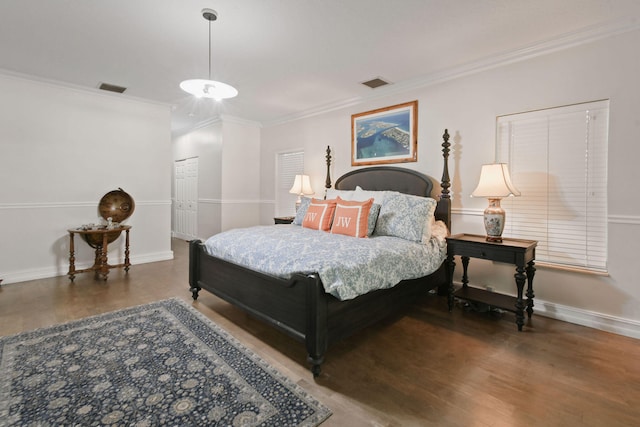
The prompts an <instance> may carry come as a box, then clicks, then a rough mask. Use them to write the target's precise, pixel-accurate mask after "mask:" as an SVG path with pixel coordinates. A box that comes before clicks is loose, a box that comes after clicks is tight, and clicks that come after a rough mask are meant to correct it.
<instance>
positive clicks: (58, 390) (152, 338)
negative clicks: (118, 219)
mask: <svg viewBox="0 0 640 427" xmlns="http://www.w3.org/2000/svg"><path fill="white" fill-rule="evenodd" d="M330 415H331V412H330V411H329V410H328V409H327V408H326V407H324V406H323V405H321V404H320V403H318V402H317V401H315V400H314V399H313V398H312V397H310V396H309V395H308V394H307V393H306V392H305V391H304V390H302V389H301V388H300V387H299V386H298V385H296V384H295V383H293V382H292V381H290V380H288V379H287V378H285V377H284V376H283V375H282V374H280V373H278V372H277V371H276V370H275V369H273V368H271V367H269V366H268V365H267V364H266V362H264V361H263V360H261V359H260V358H259V357H258V356H256V355H255V354H254V353H252V352H251V351H249V350H248V349H246V348H244V347H243V346H242V345H241V344H240V343H239V342H238V341H236V340H235V339H234V338H233V337H231V336H230V335H229V334H228V333H226V332H225V331H223V330H222V329H221V328H220V327H218V326H217V325H215V324H214V323H213V322H211V321H210V320H209V319H207V318H206V317H205V316H204V315H202V314H201V313H199V312H198V311H197V310H195V309H193V308H192V307H190V306H189V305H188V304H187V303H185V302H183V301H181V300H178V299H170V300H165V301H159V302H156V303H152V304H147V305H143V306H139V307H133V308H128V309H125V310H119V311H114V312H111V313H107V314H103V315H100V316H95V317H89V318H86V319H82V320H79V321H74V322H70V323H66V324H63V325H57V326H52V327H49V328H43V329H37V330H35V331H30V332H24V333H21V334H18V335H13V336H9V337H0V426H18V425H20V426H23V425H38V426H48V425H52V426H53V425H55V426H57V425H65V426H68V425H78V426H79V425H82V426H89V425H127V426H157V425H172V426H190V425H198V426H203V425H206V426H214V425H221V426H222V425H224V426H254V425H264V426H316V425H318V424H320V423H322V422H323V421H324V420H326V419H327V418H328V417H329V416H330Z"/></svg>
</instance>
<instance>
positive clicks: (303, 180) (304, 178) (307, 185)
mask: <svg viewBox="0 0 640 427" xmlns="http://www.w3.org/2000/svg"><path fill="white" fill-rule="evenodd" d="M289 193H291V194H297V195H298V200H296V212H298V208H299V207H300V203H301V202H302V196H309V195H311V194H313V193H314V191H313V188H311V181H310V180H309V175H296V178H295V180H294V181H293V186H292V187H291V190H289Z"/></svg>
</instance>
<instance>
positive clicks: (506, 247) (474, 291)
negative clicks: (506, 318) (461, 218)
mask: <svg viewBox="0 0 640 427" xmlns="http://www.w3.org/2000/svg"><path fill="white" fill-rule="evenodd" d="M537 244H538V242H537V241H535V240H522V239H509V238H503V239H502V242H501V243H496V242H487V241H486V237H485V236H479V235H475V234H456V235H454V236H451V237H447V261H446V263H447V279H448V280H449V295H448V297H449V311H451V310H453V299H454V297H457V298H460V299H464V300H469V301H475V302H480V303H484V304H487V305H489V306H491V307H496V308H501V309H503V310H507V311H511V312H514V313H515V314H516V325H518V330H519V331H522V326H523V325H524V311H525V309H526V311H527V314H528V316H529V319H531V316H532V315H533V298H534V294H533V276H534V275H535V271H536V269H535V267H534V264H535V263H534V259H535V257H536V245H537ZM456 255H458V256H460V258H461V259H462V287H461V288H460V289H458V290H455V288H454V286H453V271H454V269H455V265H456V264H455V262H454V259H455V256H456ZM469 258H479V259H486V260H490V261H496V262H504V263H509V264H514V265H515V266H516V274H515V279H516V287H517V289H518V294H517V295H518V296H517V297H512V296H510V295H503V294H499V293H496V292H489V291H487V290H485V289H479V288H473V287H470V286H468V284H469V277H468V275H467V270H468V267H469ZM525 282H527V290H526V297H527V299H526V302H525V300H524V298H523V294H524V285H525Z"/></svg>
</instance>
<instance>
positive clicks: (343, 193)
mask: <svg viewBox="0 0 640 427" xmlns="http://www.w3.org/2000/svg"><path fill="white" fill-rule="evenodd" d="M354 194H355V190H336V189H335V188H327V200H332V199H335V198H337V197H338V196H340V198H341V199H342V200H353V196H354ZM365 200H366V199H365ZM365 200H358V201H359V202H364V201H365Z"/></svg>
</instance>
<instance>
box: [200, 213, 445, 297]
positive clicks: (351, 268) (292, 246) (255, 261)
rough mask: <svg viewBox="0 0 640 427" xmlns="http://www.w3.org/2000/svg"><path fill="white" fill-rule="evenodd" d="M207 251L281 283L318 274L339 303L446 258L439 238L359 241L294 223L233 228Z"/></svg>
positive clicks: (432, 268) (415, 274)
mask: <svg viewBox="0 0 640 427" xmlns="http://www.w3.org/2000/svg"><path fill="white" fill-rule="evenodd" d="M205 247H206V251H207V253H208V254H209V255H213V256H216V257H218V258H222V259H225V260H227V261H230V262H233V263H235V264H239V265H243V266H245V267H249V268H251V269H253V270H256V271H259V272H262V273H265V274H269V275H272V276H276V277H280V278H283V279H288V278H290V277H291V276H292V275H293V274H294V273H304V274H309V273H318V275H319V276H320V279H321V280H322V283H323V285H324V288H325V291H326V292H328V293H330V294H331V295H333V296H335V297H337V298H338V299H340V300H348V299H352V298H355V297H357V296H358V295H362V294H365V293H367V292H370V291H373V290H376V289H384V288H390V287H392V286H394V285H395V284H397V283H398V282H400V281H401V280H405V279H415V278H418V277H422V276H426V275H428V274H431V273H432V272H434V271H435V270H437V269H438V267H439V266H440V265H441V264H442V262H443V261H444V259H445V258H446V243H445V241H444V239H438V238H436V237H433V238H431V240H430V241H429V242H428V243H426V244H422V243H416V242H410V241H408V240H404V239H400V238H398V237H390V236H375V237H371V238H365V239H358V238H354V237H349V236H343V235H339V234H331V233H327V232H324V231H318V230H311V229H308V228H303V227H300V226H296V225H268V226H255V227H249V228H242V229H234V230H229V231H225V232H222V233H219V234H216V235H215V236H213V237H211V238H209V239H208V240H207V241H206V242H205Z"/></svg>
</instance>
